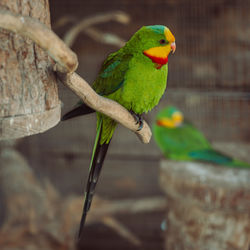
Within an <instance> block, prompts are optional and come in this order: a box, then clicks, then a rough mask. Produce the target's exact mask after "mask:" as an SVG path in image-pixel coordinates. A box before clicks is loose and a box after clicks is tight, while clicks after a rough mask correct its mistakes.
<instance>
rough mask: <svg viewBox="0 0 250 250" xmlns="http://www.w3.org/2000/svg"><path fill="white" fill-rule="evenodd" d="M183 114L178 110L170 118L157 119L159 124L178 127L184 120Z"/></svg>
mask: <svg viewBox="0 0 250 250" xmlns="http://www.w3.org/2000/svg"><path fill="white" fill-rule="evenodd" d="M183 119H184V118H183V115H182V113H181V112H179V111H176V112H174V113H173V115H172V117H171V119H170V118H162V119H160V120H158V121H157V125H159V126H162V127H167V128H176V127H179V126H180V125H181V124H182V122H183Z"/></svg>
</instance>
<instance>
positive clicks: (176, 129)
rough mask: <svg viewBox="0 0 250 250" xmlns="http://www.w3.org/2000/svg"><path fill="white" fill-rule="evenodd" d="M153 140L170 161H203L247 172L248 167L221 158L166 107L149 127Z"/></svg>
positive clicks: (180, 118)
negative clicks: (239, 168) (150, 127)
mask: <svg viewBox="0 0 250 250" xmlns="http://www.w3.org/2000/svg"><path fill="white" fill-rule="evenodd" d="M153 135H154V139H155V141H156V143H157V145H158V146H159V148H160V149H161V151H162V152H163V154H164V155H165V156H166V157H167V158H168V159H172V160H181V161H206V162H210V163H215V164H221V165H226V166H229V167H242V168H250V164H249V163H245V162H242V161H239V160H236V159H234V158H232V157H230V156H227V155H225V154H222V153H220V152H218V151H216V150H215V149H213V147H212V145H211V144H210V143H209V142H208V140H207V139H206V138H205V136H204V135H203V134H202V133H201V132H200V131H199V130H198V129H197V128H195V127H194V126H193V125H192V124H191V123H189V122H188V121H186V120H185V119H184V117H183V114H182V112H181V111H180V110H178V109H177V108H175V107H173V106H168V107H166V108H164V109H163V110H161V111H160V112H159V113H158V114H157V116H156V121H155V123H154V125H153Z"/></svg>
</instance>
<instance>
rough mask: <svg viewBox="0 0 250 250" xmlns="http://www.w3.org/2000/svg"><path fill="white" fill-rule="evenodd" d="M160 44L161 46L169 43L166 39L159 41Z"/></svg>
mask: <svg viewBox="0 0 250 250" xmlns="http://www.w3.org/2000/svg"><path fill="white" fill-rule="evenodd" d="M159 43H160V44H167V41H166V40H165V39H161V40H160V41H159Z"/></svg>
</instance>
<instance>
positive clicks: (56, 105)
mask: <svg viewBox="0 0 250 250" xmlns="http://www.w3.org/2000/svg"><path fill="white" fill-rule="evenodd" d="M0 8H1V9H3V10H9V11H11V12H13V13H19V14H21V15H23V16H30V17H33V18H36V19H38V20H39V21H40V22H42V23H44V24H45V25H46V26H48V27H50V12H49V3H48V0H36V1H33V0H27V1H22V0H17V1H16V0H15V1H14V0H1V3H0ZM52 66H53V62H52V60H51V59H50V58H49V56H48V55H47V53H46V52H45V51H43V50H42V49H41V48H39V47H38V46H37V45H36V44H35V43H34V42H32V41H31V40H30V39H28V38H25V37H22V36H20V35H17V34H15V33H12V32H9V31H6V30H3V29H0V139H11V138H20V137H24V136H27V135H32V134H36V133H41V132H44V131H45V130H47V129H49V128H51V127H53V126H55V125H56V124H57V123H58V122H59V120H60V102H59V99H58V90H57V85H56V79H55V75H54V73H53V71H52Z"/></svg>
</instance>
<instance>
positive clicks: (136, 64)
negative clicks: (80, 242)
mask: <svg viewBox="0 0 250 250" xmlns="http://www.w3.org/2000/svg"><path fill="white" fill-rule="evenodd" d="M175 49H176V44H175V37H174V36H173V34H172V33H171V31H170V30H169V29H168V28H167V27H165V26H163V25H151V26H143V27H142V28H141V29H139V30H138V31H137V32H136V33H135V34H134V35H133V36H132V37H131V39H130V40H129V41H128V42H127V43H126V44H125V46H124V47H122V48H121V49H119V50H118V51H116V52H114V53H112V54H110V55H109V56H108V57H107V59H106V60H105V61H104V63H103V65H102V67H101V69H100V72H99V74H98V76H97V78H96V80H95V81H94V83H93V89H94V90H95V91H96V92H97V93H98V94H99V95H101V96H104V97H107V98H109V99H112V100H115V101H116V102H118V103H120V104H121V105H122V106H124V107H125V108H126V109H127V110H128V111H130V112H131V113H132V114H133V115H134V117H135V120H136V123H138V124H139V126H138V127H139V129H141V128H142V127H143V120H142V118H141V115H142V114H143V113H147V112H148V111H149V110H151V109H152V108H153V107H154V106H156V105H157V104H158V102H159V100H160V98H161V97H162V95H163V94H164V91H165V89H166V84H167V75H168V56H169V54H170V52H171V51H172V52H174V51H175ZM92 112H95V111H94V110H93V109H91V108H89V107H87V106H86V105H85V104H83V103H81V104H78V105H77V107H76V108H75V109H73V110H72V111H70V112H68V113H67V114H65V115H64V116H63V117H62V120H67V119H69V118H72V117H75V116H79V115H84V114H89V113H92ZM96 114H97V130H96V139H95V143H94V148H93V153H92V158H91V162H90V169H89V177H88V182H87V187H86V191H85V200H84V207H83V214H82V219H81V223H80V229H79V238H80V237H81V233H82V229H83V226H84V223H85V219H86V215H87V212H88V210H89V209H90V205H91V202H92V198H93V195H94V190H95V187H96V183H97V181H98V177H99V174H100V171H101V168H102V165H103V161H104V158H105V155H106V153H107V150H108V146H109V144H110V140H111V138H112V136H113V133H114V131H115V128H116V126H117V122H116V121H114V120H112V119H111V118H109V117H107V116H105V115H104V114H101V113H98V112H97V113H96Z"/></svg>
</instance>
